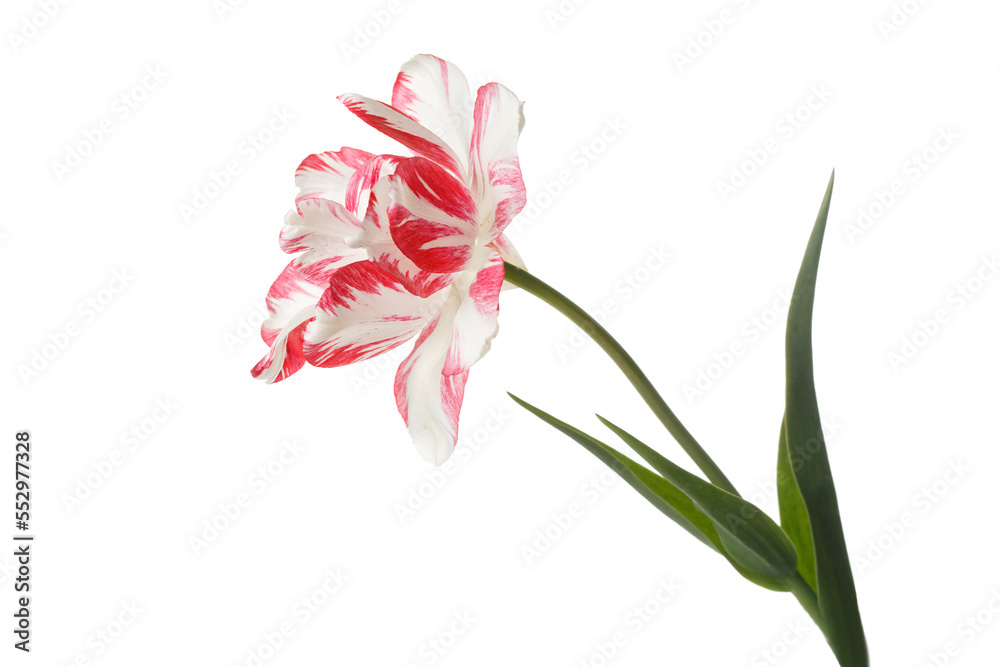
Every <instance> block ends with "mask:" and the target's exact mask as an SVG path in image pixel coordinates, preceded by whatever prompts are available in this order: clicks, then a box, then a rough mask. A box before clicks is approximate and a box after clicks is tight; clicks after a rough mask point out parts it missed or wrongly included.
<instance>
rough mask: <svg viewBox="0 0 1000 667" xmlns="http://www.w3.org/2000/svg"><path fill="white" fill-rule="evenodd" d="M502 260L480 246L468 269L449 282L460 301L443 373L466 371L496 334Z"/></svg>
mask: <svg viewBox="0 0 1000 667" xmlns="http://www.w3.org/2000/svg"><path fill="white" fill-rule="evenodd" d="M501 285H503V259H502V258H501V257H500V253H498V252H497V251H496V250H494V249H492V248H488V247H481V248H479V249H478V250H477V251H476V253H475V256H474V258H473V262H471V263H470V266H469V268H468V270H466V271H463V272H462V273H461V274H459V276H458V277H457V278H456V279H455V282H454V283H452V290H453V291H455V292H457V293H458V294H459V298H460V302H459V306H458V310H457V311H456V313H455V321H454V324H453V328H452V334H451V345H450V346H449V348H448V358H447V359H446V360H445V364H444V368H443V370H442V372H443V373H444V374H445V375H455V374H457V373H462V372H464V371H467V370H468V369H469V368H470V367H471V366H472V365H473V364H474V363H476V362H477V361H479V360H480V359H482V358H483V356H484V355H485V354H486V353H487V352H489V349H490V344H491V341H492V340H493V338H494V337H496V335H497V328H498V325H497V315H498V314H499V311H500V287H501Z"/></svg>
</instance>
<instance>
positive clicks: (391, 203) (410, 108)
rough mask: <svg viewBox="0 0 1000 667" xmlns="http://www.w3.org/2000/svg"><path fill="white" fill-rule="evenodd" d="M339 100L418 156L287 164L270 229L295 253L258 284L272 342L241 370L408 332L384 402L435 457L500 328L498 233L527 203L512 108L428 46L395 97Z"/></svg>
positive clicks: (385, 346)
mask: <svg viewBox="0 0 1000 667" xmlns="http://www.w3.org/2000/svg"><path fill="white" fill-rule="evenodd" d="M340 99H341V101H342V102H343V103H344V105H345V106H346V107H347V108H348V109H349V110H350V111H352V112H353V113H354V114H356V115H357V116H358V117H359V118H361V119H362V120H363V121H365V122H366V123H368V124H369V125H371V126H372V127H374V128H375V129H377V130H379V131H380V132H382V133H383V134H385V135H387V136H389V137H391V138H392V139H395V140H396V141H398V142H399V143H400V144H402V146H403V147H405V148H408V149H410V150H411V151H412V152H413V153H414V155H413V156H411V157H403V156H398V155H373V154H371V153H367V152H365V151H361V150H357V149H353V148H343V149H341V150H340V151H334V152H328V153H322V154H318V155H312V156H310V157H308V158H306V159H305V160H304V161H303V162H302V164H301V165H300V166H299V168H298V170H297V171H296V183H297V185H298V187H299V194H298V197H297V200H296V208H295V210H293V211H291V212H289V214H288V215H287V216H286V218H285V227H284V229H283V230H282V232H281V236H280V245H281V248H282V249H283V250H284V251H285V252H287V253H295V254H297V255H298V256H297V257H296V258H295V259H293V260H292V261H291V262H290V263H289V264H288V266H287V267H286V268H285V270H284V271H283V272H282V273H281V275H280V276H279V277H278V279H277V280H276V281H275V283H274V284H273V285H272V287H271V290H270V292H269V293H268V298H267V304H268V310H269V315H270V316H269V318H268V319H267V320H266V321H265V322H264V324H263V326H262V328H261V335H262V337H263V338H264V341H265V342H266V343H268V344H269V345H270V346H271V349H270V350H269V352H268V354H267V355H266V356H265V357H264V358H263V359H262V360H261V361H260V362H259V363H258V364H257V365H256V366H255V367H254V369H253V374H254V376H255V377H258V378H260V379H263V380H265V381H267V382H277V381H280V380H283V379H285V378H287V377H289V376H290V375H291V374H293V373H295V372H296V371H298V370H299V369H300V368H302V367H303V366H304V365H305V363H306V362H308V363H309V364H311V365H313V366H319V367H324V368H329V367H335V366H344V365H347V364H352V363H355V362H358V361H363V360H365V359H369V358H371V357H374V356H376V355H379V354H382V353H383V352H387V351H388V350H391V349H393V348H395V347H397V346H398V345H401V344H403V343H404V342H406V341H407V340H410V339H411V338H413V337H417V340H416V344H415V345H414V347H413V350H412V352H411V353H410V355H409V356H408V357H407V358H406V359H405V360H404V361H403V363H402V364H401V365H400V366H399V369H398V371H397V373H396V378H395V383H394V392H395V398H396V405H397V408H398V409H399V412H400V414H401V415H402V417H403V421H404V422H405V423H406V425H407V428H408V429H409V432H410V435H411V437H412V439H413V442H414V444H415V445H416V447H417V450H418V451H419V452H420V454H421V455H422V456H423V457H424V458H425V459H427V460H428V461H431V462H433V463H436V464H441V463H443V462H444V461H445V460H447V458H448V457H449V456H450V455H451V452H452V450H453V449H454V447H455V443H456V441H457V438H458V422H459V413H460V410H461V405H462V398H463V395H464V392H465V385H466V382H467V380H468V376H469V369H470V368H471V367H472V365H473V364H475V363H476V361H478V360H479V359H481V358H482V357H483V355H485V354H486V352H487V351H488V350H489V348H490V344H491V341H492V339H493V338H494V337H495V336H496V333H497V315H498V312H499V295H500V289H501V286H502V284H503V278H504V262H505V261H508V262H510V263H511V264H513V265H515V266H523V263H522V262H521V259H520V257H519V255H518V253H517V251H516V250H515V249H514V247H513V245H512V244H511V243H510V241H509V240H508V239H507V238H506V237H505V236H504V235H503V230H504V228H505V227H506V226H507V225H508V224H509V223H510V221H511V220H512V219H513V218H514V216H515V215H517V214H518V212H520V210H521V209H522V208H523V207H524V204H525V189H524V181H523V179H522V178H521V170H520V166H519V163H518V158H517V140H518V137H519V136H520V132H521V128H522V127H523V125H524V116H523V114H522V110H521V107H522V104H521V102H520V101H519V100H518V99H517V97H516V96H515V95H514V94H513V93H512V92H510V91H509V90H508V89H507V88H505V87H503V86H501V85H500V84H498V83H489V84H487V85H485V86H482V87H481V88H480V89H479V90H478V93H477V95H476V97H475V99H474V100H473V98H472V96H471V92H470V89H469V84H468V82H467V80H466V78H465V76H464V75H463V74H462V72H461V71H459V70H458V68H457V67H455V66H454V65H453V64H451V63H449V62H447V61H444V60H441V59H440V58H436V57H434V56H429V55H422V56H417V57H416V58H413V59H412V60H410V61H409V62H407V63H406V64H404V65H403V67H402V69H401V71H400V73H399V75H398V77H397V78H396V83H395V86H394V87H393V92H392V104H384V103H382V102H378V101H375V100H372V99H369V98H366V97H362V96H360V95H344V96H342V97H341V98H340Z"/></svg>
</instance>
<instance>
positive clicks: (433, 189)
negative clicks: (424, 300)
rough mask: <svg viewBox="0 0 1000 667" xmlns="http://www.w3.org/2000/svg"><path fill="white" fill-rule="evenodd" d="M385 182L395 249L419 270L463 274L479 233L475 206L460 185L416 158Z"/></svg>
mask: <svg viewBox="0 0 1000 667" xmlns="http://www.w3.org/2000/svg"><path fill="white" fill-rule="evenodd" d="M389 180H390V183H391V185H392V187H391V190H390V195H391V196H392V202H393V203H392V204H390V205H389V208H388V213H389V229H390V232H391V233H392V240H393V241H395V243H396V246H397V247H398V248H399V249H400V250H401V251H402V252H403V254H404V255H406V256H407V257H409V258H410V259H411V260H413V263H414V264H416V265H417V266H418V267H419V268H420V269H422V270H424V271H430V272H433V273H454V272H456V271H461V270H463V269H464V268H465V266H466V264H468V261H469V259H470V257H471V255H472V247H473V246H474V245H475V244H476V240H477V236H476V235H477V232H478V225H477V224H476V222H475V219H476V216H477V212H478V207H477V206H476V202H475V201H474V200H473V199H472V195H471V194H470V193H469V190H468V189H467V188H466V187H465V184H464V183H461V182H459V181H458V180H456V179H455V177H454V176H452V175H451V174H449V173H448V172H447V171H445V170H444V169H442V168H441V167H439V166H438V165H436V164H435V163H433V162H431V161H430V160H427V159H424V158H419V157H417V158H410V159H408V160H404V161H402V162H400V163H399V165H398V166H397V167H396V173H394V174H393V175H392V176H391V177H390V179H389Z"/></svg>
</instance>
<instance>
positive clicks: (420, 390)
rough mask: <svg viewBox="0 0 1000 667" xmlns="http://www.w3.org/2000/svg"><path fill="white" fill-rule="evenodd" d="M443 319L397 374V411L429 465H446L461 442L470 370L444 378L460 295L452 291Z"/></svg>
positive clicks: (433, 324)
mask: <svg viewBox="0 0 1000 667" xmlns="http://www.w3.org/2000/svg"><path fill="white" fill-rule="evenodd" d="M447 294H448V297H447V300H446V301H445V304H444V306H443V307H442V309H441V312H440V313H439V314H438V316H437V317H436V318H435V319H434V321H432V322H431V323H430V324H429V325H428V326H427V327H426V328H425V329H424V330H423V332H421V334H420V337H419V338H418V339H417V342H416V345H414V347H413V351H412V352H410V355H409V356H408V357H407V358H406V359H405V360H404V361H403V363H402V364H400V365H399V369H398V370H397V371H396V381H395V387H394V388H395V394H396V407H397V408H399V414H400V415H401V416H402V417H403V421H404V422H405V423H406V426H407V429H408V430H409V432H410V437H411V438H413V444H414V445H415V446H416V447H417V451H418V452H419V453H420V455H421V456H422V457H423V458H424V459H425V460H427V461H430V462H431V463H433V464H435V465H441V464H442V463H444V462H445V461H447V460H448V457H449V456H451V453H452V451H454V449H455V443H456V442H457V440H458V416H459V413H460V411H461V409H462V398H463V397H464V396H465V383H466V381H467V380H468V378H469V371H464V372H462V373H456V374H454V375H445V374H444V373H442V370H443V368H444V364H445V359H446V358H447V356H448V349H449V347H450V345H451V333H452V327H453V323H454V318H455V315H456V313H457V312H458V308H459V301H460V299H459V295H458V292H456V291H455V290H448V292H447Z"/></svg>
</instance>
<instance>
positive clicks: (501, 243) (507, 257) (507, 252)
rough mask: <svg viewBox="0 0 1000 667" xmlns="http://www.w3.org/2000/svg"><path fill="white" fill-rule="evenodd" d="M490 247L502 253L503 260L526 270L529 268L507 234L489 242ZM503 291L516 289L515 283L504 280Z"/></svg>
mask: <svg viewBox="0 0 1000 667" xmlns="http://www.w3.org/2000/svg"><path fill="white" fill-rule="evenodd" d="M489 247H491V248H493V249H495V250H496V251H497V252H499V253H500V257H502V258H503V261H505V262H507V263H508V264H513V265H514V266H516V267H517V268H519V269H522V270H524V271H527V270H528V267H527V266H525V265H524V260H523V259H521V253H519V252H518V251H517V248H515V247H514V244H513V243H511V242H510V239H509V238H507V235H506V234H501V235H500V236H498V237H496V238H495V239H493V242H492V243H490V244H489ZM500 289H501V290H502V291H506V290H511V289H516V288H515V287H514V286H513V285H511V284H510V283H508V282H504V284H503V287H501V288H500Z"/></svg>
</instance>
